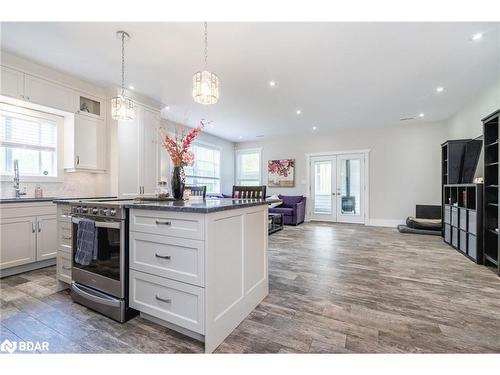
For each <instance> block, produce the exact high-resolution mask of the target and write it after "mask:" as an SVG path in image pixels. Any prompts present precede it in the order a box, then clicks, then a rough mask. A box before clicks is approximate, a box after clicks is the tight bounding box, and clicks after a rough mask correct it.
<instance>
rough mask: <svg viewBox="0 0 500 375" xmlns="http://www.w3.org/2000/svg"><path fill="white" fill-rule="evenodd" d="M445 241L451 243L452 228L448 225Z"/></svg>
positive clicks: (446, 225) (445, 226) (445, 227)
mask: <svg viewBox="0 0 500 375" xmlns="http://www.w3.org/2000/svg"><path fill="white" fill-rule="evenodd" d="M444 240H445V242H447V243H451V227H450V226H449V225H448V224H445V225H444Z"/></svg>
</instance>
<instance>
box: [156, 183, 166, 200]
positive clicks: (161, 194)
mask: <svg viewBox="0 0 500 375" xmlns="http://www.w3.org/2000/svg"><path fill="white" fill-rule="evenodd" d="M155 195H156V197H157V198H158V199H167V198H168V196H169V195H170V194H169V193H168V187H167V181H158V185H157V186H156V191H155Z"/></svg>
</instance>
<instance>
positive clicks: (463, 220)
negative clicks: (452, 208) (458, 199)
mask: <svg viewBox="0 0 500 375" xmlns="http://www.w3.org/2000/svg"><path fill="white" fill-rule="evenodd" d="M458 224H459V227H460V229H463V230H465V231H467V210H466V209H465V208H461V209H460V212H459V220H458Z"/></svg>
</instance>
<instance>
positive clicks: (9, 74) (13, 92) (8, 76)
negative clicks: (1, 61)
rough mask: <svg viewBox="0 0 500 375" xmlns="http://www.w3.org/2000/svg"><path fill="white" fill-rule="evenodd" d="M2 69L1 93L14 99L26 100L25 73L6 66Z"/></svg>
mask: <svg viewBox="0 0 500 375" xmlns="http://www.w3.org/2000/svg"><path fill="white" fill-rule="evenodd" d="M0 68H1V70H0V76H1V79H0V83H1V85H0V93H1V94H2V95H5V96H10V97H12V98H16V99H24V73H23V72H20V71H18V70H15V69H11V68H7V67H6V66H2V67H0Z"/></svg>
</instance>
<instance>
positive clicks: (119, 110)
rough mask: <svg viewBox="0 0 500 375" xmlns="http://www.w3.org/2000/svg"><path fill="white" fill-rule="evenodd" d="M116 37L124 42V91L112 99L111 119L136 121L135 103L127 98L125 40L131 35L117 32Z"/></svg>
mask: <svg viewBox="0 0 500 375" xmlns="http://www.w3.org/2000/svg"><path fill="white" fill-rule="evenodd" d="M116 35H117V36H118V37H119V38H121V40H122V91H121V94H120V95H118V96H115V97H114V98H112V99H111V117H112V118H113V120H118V121H130V120H133V119H134V111H135V110H134V107H135V105H134V101H133V100H132V99H130V98H128V97H126V96H125V38H127V39H129V38H130V35H129V34H128V33H127V32H125V31H117V32H116Z"/></svg>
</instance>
